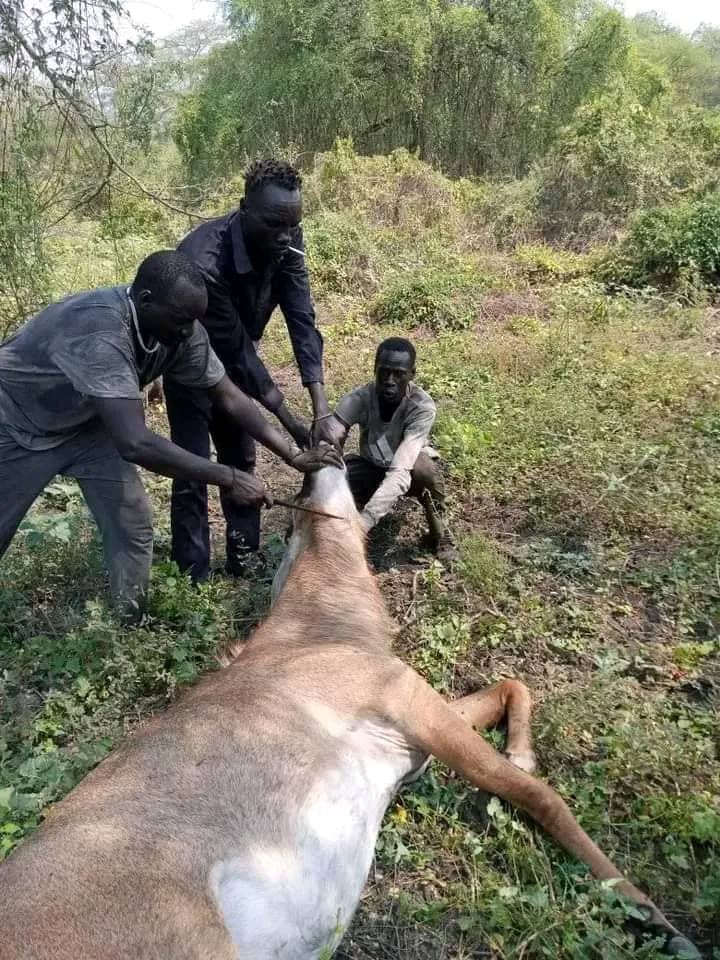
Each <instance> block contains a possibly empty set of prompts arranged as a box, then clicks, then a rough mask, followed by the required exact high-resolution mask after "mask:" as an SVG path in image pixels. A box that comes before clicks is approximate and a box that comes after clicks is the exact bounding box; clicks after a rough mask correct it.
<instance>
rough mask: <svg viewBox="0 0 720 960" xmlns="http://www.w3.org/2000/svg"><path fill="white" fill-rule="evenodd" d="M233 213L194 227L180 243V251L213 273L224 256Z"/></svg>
mask: <svg viewBox="0 0 720 960" xmlns="http://www.w3.org/2000/svg"><path fill="white" fill-rule="evenodd" d="M233 213H234V211H231V212H230V213H226V214H224V216H222V217H214V218H213V219H212V220H206V221H205V222H204V223H199V224H198V225H197V226H196V227H193V229H192V230H191V231H190V232H189V233H186V234H185V236H184V237H183V238H182V240H181V241H180V243H178V245H177V249H178V251H179V252H180V253H184V254H185V255H186V256H188V257H190V258H191V260H194V261H195V262H196V263H197V264H198V265H199V266H200V267H201V268H202V269H203V270H206V271H210V272H212V267H213V266H214V265H215V264H216V262H217V260H218V258H219V257H220V256H221V255H222V252H223V245H224V243H225V239H226V237H227V233H228V230H229V228H230V220H231V218H232V216H233Z"/></svg>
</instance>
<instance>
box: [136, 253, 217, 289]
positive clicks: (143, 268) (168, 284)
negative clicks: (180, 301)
mask: <svg viewBox="0 0 720 960" xmlns="http://www.w3.org/2000/svg"><path fill="white" fill-rule="evenodd" d="M180 278H182V279H184V280H185V281H186V282H187V283H189V284H190V286H191V287H193V288H194V289H195V290H205V289H206V287H205V279H204V277H203V275H202V271H201V270H200V267H199V266H198V265H197V264H196V263H195V262H194V261H193V260H191V259H190V257H188V256H186V255H185V254H184V253H178V251H177V250H156V251H155V253H151V254H150V255H149V256H147V257H145V259H144V260H143V262H142V263H141V264H140V266H139V267H138V270H137V273H136V274H135V279H134V280H133V283H132V289H133V290H134V291H135V292H136V293H140V291H141V290H150V292H151V293H152V294H153V297H154V298H155V299H156V300H167V299H168V297H169V296H170V295H171V293H172V291H173V289H174V287H175V285H176V283H177V282H178V280H180Z"/></svg>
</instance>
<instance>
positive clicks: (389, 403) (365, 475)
mask: <svg viewBox="0 0 720 960" xmlns="http://www.w3.org/2000/svg"><path fill="white" fill-rule="evenodd" d="M414 376H415V347H414V346H413V345H412V343H410V341H409V340H405V339H404V338H401V337H390V338H389V339H388V340H383V342H382V343H381V344H380V346H379V347H378V348H377V352H376V354H375V380H374V382H372V383H368V384H366V385H365V386H363V387H358V388H357V389H356V390H353V391H352V392H351V393H348V394H346V395H345V396H344V397H343V398H342V400H341V401H340V403H339V404H338V406H337V409H336V410H335V412H334V414H333V416H334V417H335V418H336V419H337V420H338V421H339V422H340V423H341V424H342V426H343V427H344V428H345V437H344V439H343V443H344V442H345V440H346V439H347V434H348V432H349V430H350V428H351V427H353V426H355V424H357V425H358V426H359V427H360V454H359V455H357V454H347V455H346V457H345V464H346V466H347V471H348V481H349V483H350V489H351V490H352V493H353V497H354V498H355V502H356V504H357V506H358V509H359V510H361V511H362V520H363V522H364V524H365V527H366V529H367V530H370V529H371V528H372V527H374V526H375V524H376V523H377V522H378V521H379V520H380V519H381V518H382V517H384V516H385V514H387V513H389V512H390V511H391V510H392V508H393V506H394V505H395V501H396V500H397V499H398V498H399V497H401V496H404V495H405V494H409V495H410V496H412V497H416V498H417V499H418V500H419V501H420V503H421V504H422V505H423V508H424V510H425V516H426V517H427V522H428V526H429V528H430V542H431V545H432V547H433V549H434V551H435V553H436V555H437V556H438V558H439V559H440V560H443V561H444V562H449V561H451V560H453V559H454V558H455V555H456V551H455V546H454V544H453V540H452V537H451V536H450V533H449V532H448V530H447V527H446V525H445V522H444V519H443V513H444V510H445V490H444V483H443V476H442V472H441V470H440V466H439V464H438V462H437V459H436V457H434V455H433V451H432V449H431V448H430V446H429V440H430V431H431V429H432V426H433V423H434V422H435V404H434V402H433V399H432V397H430V396H429V394H427V393H425V391H424V390H421V388H420V387H418V385H417V384H416V383H413V377H414Z"/></svg>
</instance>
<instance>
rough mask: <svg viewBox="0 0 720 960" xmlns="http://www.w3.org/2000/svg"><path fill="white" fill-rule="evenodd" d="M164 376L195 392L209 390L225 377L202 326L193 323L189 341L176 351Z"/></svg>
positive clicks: (223, 369)
mask: <svg viewBox="0 0 720 960" xmlns="http://www.w3.org/2000/svg"><path fill="white" fill-rule="evenodd" d="M165 376H166V377H167V378H168V379H170V380H175V381H176V382H177V383H181V384H182V385H183V386H185V387H193V388H194V389H197V390H209V389H210V388H211V387H215V386H217V384H218V383H220V381H221V380H222V378H223V377H224V376H225V368H224V367H223V365H222V363H220V361H219V360H218V358H217V356H216V354H215V351H214V350H213V348H212V347H211V346H210V340H209V339H208V335H207V331H206V330H205V329H204V327H203V326H202V324H200V323H198V322H197V321H196V322H195V324H194V325H193V332H192V334H191V336H190V339H189V340H188V341H187V342H186V343H185V344H183V346H182V347H181V349H180V350H179V351H178V354H177V356H176V357H175V359H174V360H173V362H172V364H171V365H170V367H169V368H168V369H167V370H166V371H165Z"/></svg>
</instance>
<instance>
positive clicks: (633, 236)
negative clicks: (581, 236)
mask: <svg viewBox="0 0 720 960" xmlns="http://www.w3.org/2000/svg"><path fill="white" fill-rule="evenodd" d="M598 273H599V276H600V277H601V279H603V280H605V281H608V282H614V283H618V284H625V285H628V286H646V285H655V286H661V287H674V288H685V290H686V291H688V290H692V289H693V288H697V287H699V286H702V285H708V286H710V285H714V286H717V285H718V283H720V192H718V193H713V194H711V195H709V196H708V197H705V198H704V199H702V200H694V201H687V202H685V203H679V204H675V205H673V206H668V207H660V208H658V209H656V210H648V211H647V212H646V213H643V214H641V215H640V216H639V217H638V218H637V219H636V220H635V222H634V224H633V225H632V227H631V229H630V232H629V234H628V236H627V237H626V238H625V240H624V241H623V243H622V244H621V245H620V247H619V249H618V250H617V251H616V252H615V253H614V254H612V255H611V256H610V257H609V258H608V259H607V260H606V261H605V263H603V264H602V265H601V266H600V268H599V270H598Z"/></svg>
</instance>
